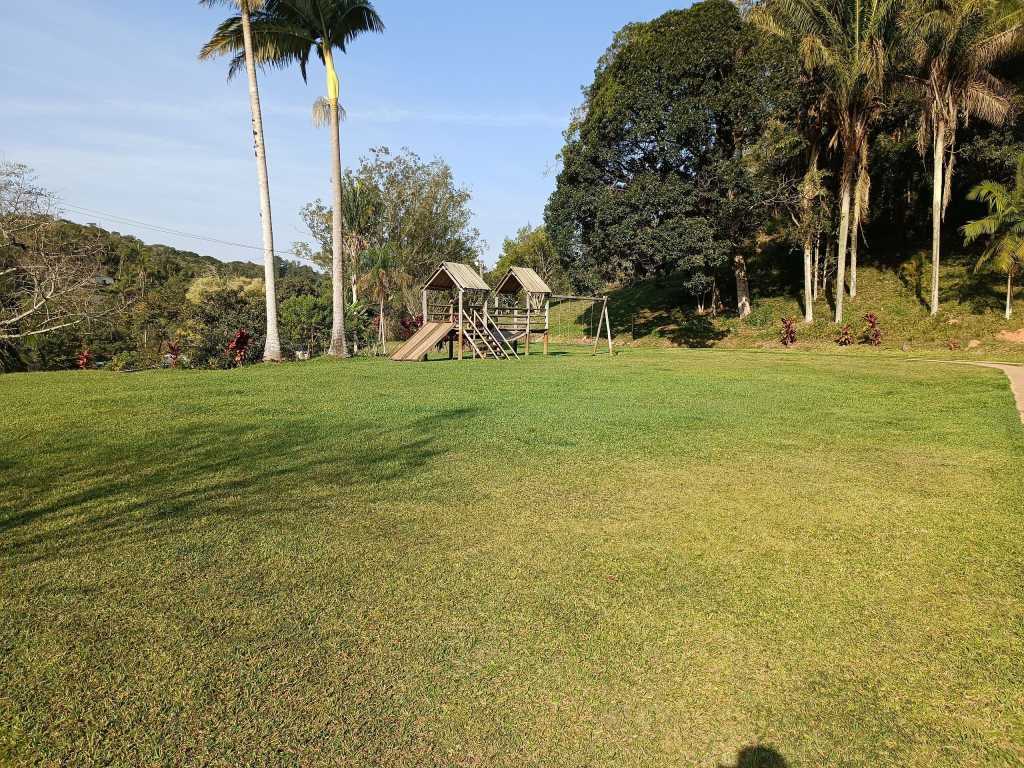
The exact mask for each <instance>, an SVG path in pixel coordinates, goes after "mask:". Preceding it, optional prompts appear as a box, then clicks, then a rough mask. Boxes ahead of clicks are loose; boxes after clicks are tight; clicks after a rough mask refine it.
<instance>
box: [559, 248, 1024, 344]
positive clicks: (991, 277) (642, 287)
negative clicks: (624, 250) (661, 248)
mask: <svg viewBox="0 0 1024 768" xmlns="http://www.w3.org/2000/svg"><path fill="white" fill-rule="evenodd" d="M909 272H910V273H909V274H908V270H907V269H906V268H904V269H903V270H899V269H888V268H882V267H875V266H868V267H864V266H862V267H861V268H860V269H859V270H858V293H857V297H856V298H855V299H850V298H849V297H847V298H846V300H845V302H844V307H845V320H846V323H847V324H849V326H850V329H851V331H852V332H853V334H854V336H855V337H856V338H857V340H858V344H856V345H855V346H853V347H848V348H845V349H843V348H840V347H839V346H837V344H836V337H837V335H838V333H839V327H838V326H837V325H835V324H834V323H833V322H832V315H833V311H834V309H833V307H834V305H833V304H832V294H831V289H830V290H829V294H828V296H827V297H826V296H825V295H821V296H820V297H819V300H818V301H817V302H816V303H815V306H814V315H815V322H814V323H813V324H810V325H805V324H804V323H803V304H802V301H801V296H800V293H801V291H800V290H799V288H796V287H794V284H793V282H792V281H791V280H787V279H785V278H784V277H780V276H778V275H767V276H762V279H761V280H760V281H759V282H760V284H761V285H762V286H765V285H767V286H768V290H766V291H765V292H764V293H763V294H762V295H757V294H755V296H754V311H753V313H752V314H751V315H750V316H749V317H747V318H746V319H744V320H740V319H738V318H737V317H735V316H734V315H729V314H726V315H720V316H718V317H712V316H710V315H706V314H705V315H702V314H698V313H697V312H696V311H695V310H694V309H693V307H692V300H690V299H689V298H688V297H687V296H686V295H685V294H684V292H683V291H682V289H681V287H680V286H678V284H676V283H674V282H673V281H672V280H671V279H667V280H649V281H646V282H642V283H638V284H635V285H632V286H628V287H624V288H621V289H619V290H616V291H613V292H612V293H610V294H609V315H610V318H611V324H612V331H613V334H614V336H615V340H616V343H617V344H620V345H627V346H679V347H695V348H705V347H715V348H724V349H750V348H762V347H774V348H779V347H780V346H781V345H780V343H779V332H780V328H781V323H782V318H785V317H791V318H795V319H796V320H797V321H798V323H797V326H798V327H797V347H798V348H801V349H828V350H830V351H839V350H842V351H843V352H844V353H847V354H856V353H857V352H858V351H867V352H871V353H878V352H879V351H882V352H885V351H889V352H901V353H913V354H918V355H922V354H923V355H928V356H939V357H952V358H957V359H979V360H980V359H1000V360H1010V361H1024V333H1021V330H1022V328H1024V301H1018V302H1017V309H1016V312H1015V314H1014V317H1013V318H1012V319H1011V320H1009V321H1007V320H1005V319H1004V317H1003V303H1004V300H1005V293H1004V291H1005V287H1004V285H1005V284H1004V283H1003V280H1004V279H1005V278H1003V277H1002V276H1000V275H998V274H995V273H982V274H978V275H976V274H974V273H973V271H972V270H970V269H969V268H967V267H966V266H965V265H963V264H956V263H953V264H949V265H944V266H943V272H942V283H941V285H942V293H941V299H942V305H941V310H942V311H941V312H940V314H939V315H938V316H937V317H932V316H931V315H930V313H929V308H928V305H927V302H926V296H925V293H926V290H924V291H922V290H921V286H925V287H926V286H928V285H930V281H931V272H930V269H929V267H928V266H925V267H924V268H923V269H922V270H920V271H919V272H918V273H917V275H919V277H918V276H917V275H915V274H914V273H913V271H909ZM868 312H873V313H875V314H876V315H878V317H879V320H880V324H881V327H882V331H883V340H882V344H881V347H880V348H879V349H875V348H871V347H866V345H864V344H861V343H860V337H861V334H862V332H863V329H864V327H865V323H864V320H863V317H864V315H865V314H867V313H868ZM596 323H597V320H596V317H592V316H591V312H590V309H589V306H588V305H586V304H584V303H579V302H577V303H573V304H568V305H563V306H562V307H559V308H556V309H555V310H554V311H553V316H552V332H553V335H554V336H555V337H556V338H569V337H572V336H577V337H579V336H589V335H590V334H591V333H592V329H594V328H596ZM1001 334H1002V336H1001ZM1010 334H1017V336H1018V338H1020V339H1021V341H1020V342H1014V341H1012V340H1010V339H1008V338H1006V337H1007V336H1008V335H1010Z"/></svg>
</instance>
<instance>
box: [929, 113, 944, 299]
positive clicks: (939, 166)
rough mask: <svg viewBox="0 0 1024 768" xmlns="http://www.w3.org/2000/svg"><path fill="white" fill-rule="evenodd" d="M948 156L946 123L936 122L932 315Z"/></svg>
mask: <svg viewBox="0 0 1024 768" xmlns="http://www.w3.org/2000/svg"><path fill="white" fill-rule="evenodd" d="M945 157H946V124H945V122H943V121H942V120H941V119H938V120H936V122H935V134H934V136H933V137H932V315H937V314H939V256H940V253H939V251H940V248H941V240H942V191H943V189H944V188H945V184H944V179H943V170H944V168H943V165H944V163H945Z"/></svg>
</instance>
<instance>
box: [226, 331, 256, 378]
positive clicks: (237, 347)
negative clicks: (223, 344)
mask: <svg viewBox="0 0 1024 768" xmlns="http://www.w3.org/2000/svg"><path fill="white" fill-rule="evenodd" d="M251 345H252V334H251V333H249V332H248V331H247V330H245V329H244V328H239V329H238V330H237V331H236V332H235V337H234V338H233V339H231V341H230V342H228V346H227V349H225V350H224V352H225V354H226V355H227V356H228V360H230V361H231V362H232V363H233V364H234V365H235V367H236V368H237V367H238V366H240V365H244V364H245V363H246V361H247V359H248V357H249V350H250V349H251Z"/></svg>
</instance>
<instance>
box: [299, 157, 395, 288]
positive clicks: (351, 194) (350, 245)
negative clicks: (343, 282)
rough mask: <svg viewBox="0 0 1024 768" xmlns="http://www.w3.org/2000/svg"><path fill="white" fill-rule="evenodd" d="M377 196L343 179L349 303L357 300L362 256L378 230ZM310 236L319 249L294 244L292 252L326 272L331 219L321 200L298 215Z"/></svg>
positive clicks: (364, 186)
mask: <svg viewBox="0 0 1024 768" xmlns="http://www.w3.org/2000/svg"><path fill="white" fill-rule="evenodd" d="M380 211H381V205H380V195H379V194H378V191H377V189H376V187H374V186H372V185H370V184H366V183H363V182H362V181H361V180H360V179H358V178H356V177H355V176H354V175H353V174H352V173H351V172H346V174H345V176H344V178H343V179H342V204H341V212H342V224H341V227H342V243H341V248H342V254H343V256H344V260H345V265H346V267H347V269H348V278H349V283H350V285H351V287H352V303H355V302H357V301H358V300H359V270H360V268H361V260H362V256H363V253H364V252H365V251H366V249H367V248H369V247H370V245H371V243H372V242H373V241H374V240H375V237H376V234H377V232H378V231H379V229H380ZM299 215H300V216H302V220H303V221H304V222H305V223H306V227H307V228H308V229H309V233H310V234H311V235H312V236H313V239H314V240H315V241H316V242H317V245H318V246H319V251H314V250H313V249H311V248H310V247H309V246H308V245H307V244H306V243H303V242H298V243H295V245H294V247H293V250H294V251H295V252H296V253H298V254H299V255H300V257H301V258H303V259H306V260H307V261H312V262H313V263H314V264H316V265H317V266H320V267H322V268H323V269H325V270H327V271H328V272H329V271H330V270H331V266H332V254H333V251H334V216H333V213H332V210H331V208H329V207H328V206H326V205H324V203H323V201H321V200H314V201H313V202H312V203H307V204H306V205H304V206H303V207H302V210H301V211H300V212H299Z"/></svg>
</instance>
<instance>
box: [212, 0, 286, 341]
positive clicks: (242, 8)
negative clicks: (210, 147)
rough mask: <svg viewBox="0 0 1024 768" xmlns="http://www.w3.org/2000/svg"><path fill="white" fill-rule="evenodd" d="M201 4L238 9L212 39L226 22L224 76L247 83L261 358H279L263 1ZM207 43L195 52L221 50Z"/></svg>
mask: <svg viewBox="0 0 1024 768" xmlns="http://www.w3.org/2000/svg"><path fill="white" fill-rule="evenodd" d="M199 1H200V4H201V5H206V6H214V5H226V6H228V7H230V8H234V9H236V10H237V11H238V15H237V16H235V17H233V18H232V19H229V20H228V21H226V22H225V23H224V24H222V25H221V27H220V29H218V31H217V33H216V34H215V36H214V39H216V38H217V35H219V34H221V30H223V29H224V28H225V26H226V25H231V28H232V29H233V30H234V32H235V35H236V38H237V43H238V47H236V48H235V49H234V50H235V51H240V53H239V54H238V56H236V57H235V59H234V60H233V61H232V62H231V67H230V69H229V70H228V78H229V79H230V78H232V77H233V76H234V75H236V74H237V73H238V72H240V71H241V70H242V69H244V70H245V74H246V78H247V80H248V84H249V111H250V114H251V116H252V143H253V148H254V149H255V153H256V178H257V181H258V182H259V189H260V228H261V233H262V236H263V284H264V289H265V291H266V308H267V334H266V341H265V342H264V347H263V359H264V360H269V361H280V360H281V341H280V339H279V337H278V331H277V297H276V293H275V288H276V286H275V264H274V225H273V222H272V220H271V211H270V177H269V174H268V173H267V148H266V144H265V143H264V139H263V112H262V109H261V108H260V90H259V84H258V82H257V79H256V57H255V55H254V53H253V35H252V15H253V13H254V12H259V11H260V10H261V9H262V6H263V0H199ZM212 43H213V40H211V41H210V43H207V44H206V46H204V47H203V49H202V51H201V52H200V54H199V58H200V59H209V58H212V57H213V56H217V55H219V54H221V53H223V52H224V50H222V49H219V48H218V47H216V46H213V45H211V44H212Z"/></svg>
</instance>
